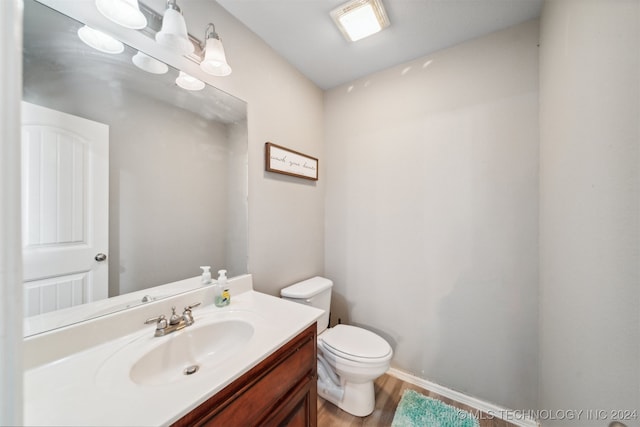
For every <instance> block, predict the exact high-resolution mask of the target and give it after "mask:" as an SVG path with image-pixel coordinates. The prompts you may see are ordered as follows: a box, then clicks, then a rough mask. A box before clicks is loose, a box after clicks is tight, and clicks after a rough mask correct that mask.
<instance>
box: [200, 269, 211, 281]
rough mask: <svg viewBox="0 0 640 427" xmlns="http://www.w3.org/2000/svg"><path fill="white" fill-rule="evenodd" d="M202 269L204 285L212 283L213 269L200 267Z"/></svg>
mask: <svg viewBox="0 0 640 427" xmlns="http://www.w3.org/2000/svg"><path fill="white" fill-rule="evenodd" d="M200 268H201V269H202V283H203V284H205V285H208V284H210V283H211V267H210V266H208V265H206V266H204V267H200Z"/></svg>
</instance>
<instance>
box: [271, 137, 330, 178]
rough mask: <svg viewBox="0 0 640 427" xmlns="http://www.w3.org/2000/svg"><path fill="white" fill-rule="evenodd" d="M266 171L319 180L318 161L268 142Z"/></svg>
mask: <svg viewBox="0 0 640 427" xmlns="http://www.w3.org/2000/svg"><path fill="white" fill-rule="evenodd" d="M264 152H265V169H266V170H267V171H269V172H276V173H281V174H284V175H291V176H297V177H298V178H304V179H310V180H312V181H317V180H318V159H316V158H315V157H311V156H307V155H306V154H302V153H298V152H297V151H293V150H290V149H288V148H285V147H281V146H279V145H276V144H273V143H271V142H267V143H266V144H265V147H264Z"/></svg>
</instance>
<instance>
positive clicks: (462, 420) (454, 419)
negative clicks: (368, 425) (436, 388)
mask: <svg viewBox="0 0 640 427" xmlns="http://www.w3.org/2000/svg"><path fill="white" fill-rule="evenodd" d="M391 426H392V427H479V426H480V424H479V423H478V420H477V419H476V418H475V417H474V416H473V415H472V414H471V413H470V412H467V411H463V410H462V409H458V408H454V407H453V406H451V405H447V404H446V403H444V402H441V401H439V400H437V399H432V398H430V397H427V396H423V395H422V394H420V393H418V392H415V391H413V390H405V391H404V393H403V394H402V398H401V399H400V403H398V407H397V408H396V413H395V415H394V416H393V422H392V423H391Z"/></svg>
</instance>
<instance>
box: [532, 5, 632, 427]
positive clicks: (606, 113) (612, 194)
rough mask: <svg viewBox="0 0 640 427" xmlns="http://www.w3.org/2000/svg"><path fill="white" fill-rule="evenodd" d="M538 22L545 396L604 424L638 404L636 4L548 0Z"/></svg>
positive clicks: (546, 403)
mask: <svg viewBox="0 0 640 427" xmlns="http://www.w3.org/2000/svg"><path fill="white" fill-rule="evenodd" d="M541 22H542V27H541V50H540V63H541V64H540V65H541V67H540V130H541V132H540V407H541V408H546V409H569V408H572V409H576V410H580V409H582V410H584V411H585V415H584V416H583V417H582V418H581V419H580V420H578V421H575V422H574V423H573V424H571V423H568V422H566V421H565V422H557V423H554V422H553V421H551V420H550V421H547V422H545V423H544V424H545V425H555V424H557V425H579V426H587V425H593V426H603V425H607V424H608V422H609V421H610V419H611V415H612V413H611V412H610V411H611V410H625V409H626V410H634V409H635V410H636V411H638V410H640V366H639V364H640V315H639V313H640V311H639V309H638V307H639V303H640V271H639V269H640V225H639V222H640V208H639V204H640V200H639V194H640V130H639V128H638V126H639V123H640V84H639V79H640V68H639V55H640V32H639V28H640V5H639V2H638V1H637V0H616V1H601V0H597V1H594V0H563V1H547V2H546V3H545V6H544V10H543V15H542V19H541ZM589 410H591V411H596V410H602V411H604V414H606V415H607V416H608V418H607V419H606V420H603V419H600V420H598V419H595V418H592V419H591V420H590V419H589V418H588V417H587V415H586V411H589ZM625 422H626V423H627V425H629V426H635V425H637V422H638V421H637V418H636V419H635V420H633V419H630V420H628V421H625Z"/></svg>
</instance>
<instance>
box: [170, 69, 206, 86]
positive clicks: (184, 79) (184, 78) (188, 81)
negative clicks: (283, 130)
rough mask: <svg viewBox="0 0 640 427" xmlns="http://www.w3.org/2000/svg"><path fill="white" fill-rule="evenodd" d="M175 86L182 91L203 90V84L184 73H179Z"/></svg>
mask: <svg viewBox="0 0 640 427" xmlns="http://www.w3.org/2000/svg"><path fill="white" fill-rule="evenodd" d="M176 84H177V85H178V86H180V87H181V88H182V89H186V90H202V89H204V82H203V81H201V80H198V79H196V78H195V77H192V76H190V75H189V74H187V73H185V72H184V71H180V75H178V78H177V79H176Z"/></svg>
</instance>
